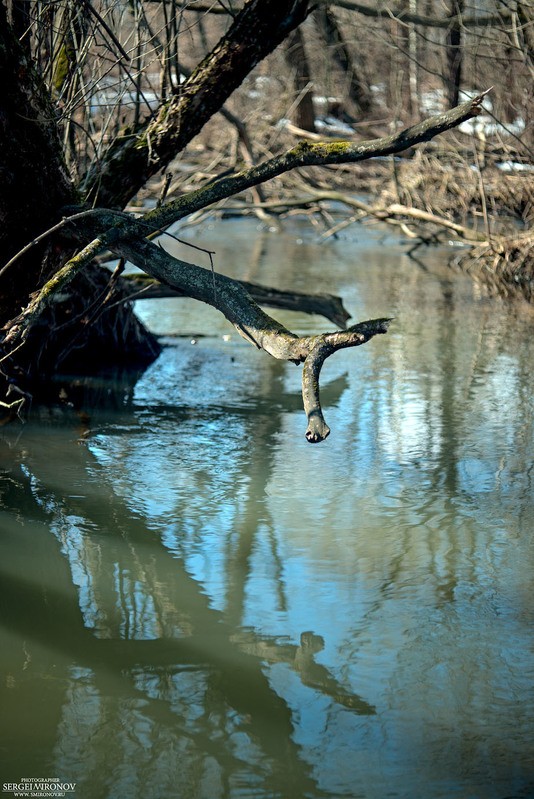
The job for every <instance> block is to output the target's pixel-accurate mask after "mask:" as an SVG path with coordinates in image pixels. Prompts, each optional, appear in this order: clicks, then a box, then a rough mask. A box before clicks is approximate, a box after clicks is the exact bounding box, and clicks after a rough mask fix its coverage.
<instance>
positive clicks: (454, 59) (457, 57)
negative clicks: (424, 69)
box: [445, 0, 465, 108]
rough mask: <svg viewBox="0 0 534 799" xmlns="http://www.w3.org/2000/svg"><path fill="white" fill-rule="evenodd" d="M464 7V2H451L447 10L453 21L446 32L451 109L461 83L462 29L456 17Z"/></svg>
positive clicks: (447, 81)
mask: <svg viewBox="0 0 534 799" xmlns="http://www.w3.org/2000/svg"><path fill="white" fill-rule="evenodd" d="M464 5H465V2H464V0H452V2H451V5H450V10H449V16H450V17H453V20H451V24H450V26H449V28H448V30H447V38H446V45H447V47H446V54H447V68H446V71H445V81H446V90H447V102H448V104H449V106H450V107H451V108H453V107H454V106H455V105H458V100H459V97H460V86H461V82H462V28H461V25H460V21H459V19H458V17H459V16H460V15H461V14H462V13H463V11H464Z"/></svg>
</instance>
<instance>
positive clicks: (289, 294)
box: [123, 274, 350, 328]
mask: <svg viewBox="0 0 534 799" xmlns="http://www.w3.org/2000/svg"><path fill="white" fill-rule="evenodd" d="M123 281H124V283H125V284H126V285H127V286H128V292H129V294H127V295H126V296H125V297H124V300H123V302H127V301H128V300H133V299H135V300H137V299H139V300H150V299H162V298H168V297H186V296H187V294H186V293H185V292H183V291H179V290H178V289H177V288H172V287H171V286H167V285H163V284H162V283H159V282H158V281H157V280H154V278H150V277H147V275H144V274H135V275H126V276H124V277H123ZM237 283H239V284H240V285H241V286H243V288H244V289H245V291H247V292H248V293H249V294H250V296H251V297H252V299H253V300H254V302H257V303H258V305H263V306H265V307H267V308H284V309H285V310H289V311H301V312H302V313H309V314H318V315H319V316H324V317H325V319H328V320H329V321H330V322H333V323H334V324H335V325H337V326H338V327H340V328H345V327H346V324H347V320H348V319H350V314H349V313H348V312H347V311H346V309H345V307H344V305H343V301H342V299H341V297H336V296H335V295H333V294H307V293H304V292H301V291H281V290H280V289H275V288H273V287H272V286H261V285H260V284H259V283H250V282H249V281H247V280H238V281H237Z"/></svg>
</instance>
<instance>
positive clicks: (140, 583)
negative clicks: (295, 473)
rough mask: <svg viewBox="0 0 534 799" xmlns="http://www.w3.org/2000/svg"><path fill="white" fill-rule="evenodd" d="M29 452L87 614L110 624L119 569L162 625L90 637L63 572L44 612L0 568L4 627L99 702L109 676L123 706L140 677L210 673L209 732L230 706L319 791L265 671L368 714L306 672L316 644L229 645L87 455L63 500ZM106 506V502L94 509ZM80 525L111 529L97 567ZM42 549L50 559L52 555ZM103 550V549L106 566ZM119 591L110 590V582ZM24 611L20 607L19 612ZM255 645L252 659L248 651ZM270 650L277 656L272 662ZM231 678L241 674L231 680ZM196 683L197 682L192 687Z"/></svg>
mask: <svg viewBox="0 0 534 799" xmlns="http://www.w3.org/2000/svg"><path fill="white" fill-rule="evenodd" d="M28 445H29V442H28V440H27V437H26V441H25V448H26V451H27V455H26V457H25V461H27V465H26V469H27V472H28V474H31V475H32V480H31V482H32V491H33V496H34V498H38V501H39V504H40V506H41V507H42V508H43V507H46V510H47V514H49V515H50V518H51V523H52V526H53V527H56V528H57V530H58V532H59V531H61V538H62V545H63V548H64V551H67V552H69V548H70V551H71V553H72V554H73V561H72V564H71V565H72V566H73V567H74V568H76V569H77V572H78V574H79V575H82V570H81V567H82V566H83V567H84V568H86V569H88V574H89V583H88V585H90V591H89V593H87V592H86V591H84V593H85V594H86V597H85V601H86V602H89V603H91V604H92V603H94V602H95V601H96V596H98V592H99V588H100V589H101V593H100V598H99V600H98V607H96V608H93V609H92V610H93V613H94V614H95V615H96V616H99V617H100V618H102V616H103V617H104V619H105V617H106V614H107V609H106V607H105V602H106V600H105V599H104V597H109V596H110V585H109V582H110V571H109V570H108V569H107V568H105V569H104V570H102V569H101V565H102V563H108V562H112V563H113V564H120V566H119V569H118V570H117V567H116V566H115V572H116V573H119V574H126V573H128V580H126V581H123V582H122V584H121V590H122V591H123V592H129V594H130V595H129V596H128V595H125V594H123V595H122V596H123V598H125V599H126V603H127V605H128V607H132V608H134V607H136V606H139V601H140V600H141V602H142V604H144V603H145V602H146V600H147V598H150V599H152V598H154V600H155V602H154V606H155V607H156V608H157V604H158V599H159V598H160V597H163V601H162V603H161V607H160V609H159V611H158V610H157V609H156V610H155V611H153V612H155V613H157V614H158V615H160V618H158V619H157V629H158V635H160V637H158V638H154V639H152V640H139V639H137V640H136V639H135V638H134V639H130V640H125V639H121V638H118V637H117V634H118V630H124V625H123V620H121V619H119V620H118V622H117V620H115V622H114V624H113V625H112V626H111V627H110V628H109V629H106V628H104V629H103V630H100V633H101V634H102V633H103V634H104V635H108V636H109V635H110V634H111V636H112V637H107V638H97V637H96V636H95V634H94V632H93V631H91V630H90V629H88V627H87V626H85V625H84V623H83V620H82V617H81V614H80V604H79V603H80V599H79V598H78V597H77V595H76V591H75V588H74V586H73V585H72V582H71V580H70V579H69V576H68V573H67V571H66V570H64V569H61V571H62V578H61V580H58V581H57V583H56V585H55V586H54V587H49V588H47V602H46V603H43V602H42V587H41V585H40V583H39V579H38V576H36V577H25V576H22V577H19V575H12V574H10V573H9V572H8V571H7V569H3V572H4V574H3V575H2V580H1V581H0V585H1V586H2V593H3V598H4V605H3V606H4V607H5V608H6V612H5V613H4V618H3V624H4V626H5V627H6V628H12V629H13V630H17V631H18V633H19V634H20V633H22V635H23V636H24V637H25V638H26V639H27V640H29V641H31V642H33V643H34V644H42V645H44V646H46V647H47V648H48V649H52V650H53V651H56V652H58V653H61V654H62V655H63V656H64V658H66V659H67V660H68V661H69V662H71V663H76V664H79V665H80V666H82V667H85V668H88V669H90V670H91V671H92V672H94V674H95V678H94V684H95V686H96V687H97V688H98V686H99V681H100V680H101V679H103V680H104V682H103V683H102V692H103V691H104V690H105V685H106V680H107V679H108V677H109V678H111V679H112V681H113V682H115V681H118V682H117V684H118V686H119V694H120V695H121V696H122V695H131V693H132V685H131V683H132V680H133V683H134V687H135V690H136V691H137V690H140V691H141V695H143V694H144V689H143V686H144V677H143V675H147V676H148V675H149V674H150V675H154V673H159V674H160V675H161V677H162V678H163V677H166V678H169V679H170V677H171V676H172V675H175V674H179V673H180V672H181V671H182V670H183V669H184V668H185V669H190V670H192V671H193V672H194V673H196V674H200V673H202V674H204V675H206V680H207V683H208V685H209V691H208V692H204V693H203V694H201V696H200V698H199V697H197V698H196V699H195V702H197V703H198V702H199V703H200V704H201V705H202V706H204V705H205V711H206V712H205V723H206V725H211V724H212V722H211V718H212V716H213V715H217V716H218V717H225V715H226V714H228V708H231V709H232V710H233V711H234V713H237V714H238V716H239V717H240V718H243V719H246V726H245V727H244V728H243V732H246V734H247V735H248V736H249V737H250V738H251V740H253V741H255V742H256V743H257V745H258V746H259V747H260V748H261V751H262V753H263V755H264V756H266V757H268V758H275V759H276V760H277V761H278V762H282V763H285V764H286V769H284V771H286V770H287V772H288V773H290V774H291V778H290V779H295V780H296V781H298V783H299V785H304V786H307V790H310V791H311V790H313V791H314V792H315V793H316V792H317V787H316V786H315V784H314V783H313V781H312V780H311V779H310V777H309V776H308V766H306V765H305V764H304V763H303V762H302V760H301V758H300V753H299V749H298V747H297V746H296V744H295V743H294V742H293V740H292V733H293V725H292V718H291V712H290V710H289V709H288V707H287V705H286V703H285V701H284V700H283V699H282V698H280V697H279V696H278V695H277V694H276V693H275V691H273V689H272V688H271V686H270V684H269V681H268V678H267V677H266V676H265V674H264V673H263V669H262V665H263V663H264V662H265V660H267V661H268V662H292V664H293V667H294V668H295V670H296V671H297V673H299V675H300V676H301V679H302V681H303V683H304V684H307V685H310V686H311V687H313V688H314V689H315V690H318V691H320V692H322V693H325V694H326V695H327V696H332V697H333V698H335V700H336V701H338V702H341V703H342V704H344V705H346V706H348V707H351V708H353V709H355V710H356V711H357V712H373V711H372V708H370V707H369V706H368V705H366V704H365V703H364V702H363V700H360V699H359V698H358V697H353V696H352V695H351V694H350V693H348V692H346V691H344V689H343V687H342V686H340V685H339V684H338V683H337V681H336V680H335V679H334V678H333V677H332V676H331V675H330V674H329V672H328V670H327V669H326V668H325V667H323V666H319V665H318V664H315V663H314V661H313V654H314V652H315V651H317V644H318V642H319V640H320V639H318V638H317V637H316V636H309V635H304V636H303V639H302V642H301V646H300V647H291V646H288V645H286V644H280V645H279V644H277V643H276V642H274V641H273V640H270V641H269V639H265V640H264V638H263V637H262V636H261V635H253V634H246V635H244V637H243V638H241V637H240V636H239V634H237V636H236V633H235V629H234V627H233V626H231V625H229V624H228V623H227V621H226V619H225V617H224V616H223V614H221V613H220V612H218V611H217V610H214V609H213V608H211V607H210V603H209V601H208V598H207V597H206V596H205V595H204V594H203V593H202V591H201V590H200V587H199V585H198V584H197V582H196V581H195V580H194V579H193V578H192V577H191V576H190V575H189V574H188V573H187V571H186V569H185V565H184V563H183V561H182V560H181V559H178V558H177V557H176V556H174V557H171V556H170V554H169V553H168V551H167V550H166V549H165V548H164V547H163V546H162V545H161V543H160V541H159V538H157V537H156V536H152V535H151V533H150V531H149V530H147V527H146V524H145V523H144V520H142V519H138V518H136V517H135V515H133V514H132V513H131V512H130V511H128V510H127V509H125V508H124V505H123V502H122V500H121V499H120V498H118V497H117V496H116V495H115V494H114V493H113V491H112V490H111V489H109V488H106V485H107V483H106V481H105V480H102V475H101V473H100V472H99V473H98V476H97V478H96V479H91V474H92V470H93V468H94V467H93V465H92V464H91V463H90V461H89V460H88V458H87V455H86V454H85V450H84V449H82V448H80V447H73V448H71V450H70V453H71V454H72V453H75V455H76V458H75V459H74V458H71V459H68V457H67V453H66V452H65V453H64V456H65V457H64V459H63V470H64V471H63V470H62V473H61V474H60V475H59V479H60V482H62V483H64V482H65V481H67V484H69V483H71V484H73V485H76V486H79V485H82V484H83V485H84V496H83V497H81V496H79V495H77V496H70V493H71V492H70V491H69V490H68V488H67V489H65V486H64V485H62V488H61V494H60V493H59V492H58V490H57V489H56V487H55V485H54V483H52V484H50V481H51V480H52V481H55V480H56V479H57V476H56V475H55V474H54V475H53V476H52V475H51V474H50V470H49V469H48V468H45V467H44V465H43V466H42V463H44V462H47V450H46V447H43V449H42V450H40V449H39V443H38V442H35V446H34V447H32V448H29V446H28ZM43 459H45V461H43ZM75 493H76V494H77V492H74V491H73V492H72V494H75ZM103 496H104V497H105V499H106V501H105V502H103V501H102V499H103ZM96 509H97V510H96ZM123 519H127V524H123V522H122V520H123ZM78 524H79V525H83V526H84V527H89V528H90V529H92V530H93V531H94V530H97V531H98V530H106V529H110V530H114V531H116V534H115V535H114V536H113V537H112V538H111V537H110V538H108V539H107V540H105V539H104V538H102V537H100V538H99V541H98V549H99V558H98V562H97V561H96V560H92V558H91V551H92V550H93V549H94V547H95V546H96V545H95V544H94V543H92V542H93V539H92V538H85V537H84V536H83V535H82V533H81V532H79V531H78V529H77V525H78ZM148 545H149V546H150V567H149V568H145V567H144V565H143V564H146V561H147V558H146V548H147V546H148ZM50 549H53V550H54V551H55V552H56V553H57V550H55V548H54V547H50ZM76 549H77V551H76V552H75V550H76ZM103 550H108V552H107V557H106V556H104V559H103V558H102V552H103ZM56 557H57V556H56ZM75 559H77V560H75ZM123 564H127V565H123ZM115 590H116V591H117V590H118V587H117V583H115ZM107 602H108V603H109V602H110V600H109V599H108V600H107ZM111 605H112V610H113V613H114V614H117V612H118V613H119V614H120V613H122V614H124V613H125V612H126V610H125V609H124V608H123V609H122V610H121V609H119V606H118V598H115V599H114V600H113V601H112V603H111ZM20 608H24V612H23V613H21V612H20ZM95 611H96V613H95ZM177 618H185V619H187V621H188V623H189V625H190V626H189V629H188V625H182V629H181V634H177V632H176V620H177ZM141 626H142V625H141ZM140 630H141V628H140V627H138V626H137V627H136V626H134V627H133V628H132V629H130V631H129V634H130V635H133V636H135V635H139V634H140ZM122 634H123V635H124V632H123V633H122ZM254 646H256V647H257V652H254V651H253V649H254ZM278 648H279V649H280V653H279V655H277V654H276V653H277V649H278ZM266 653H267V655H268V656H267V657H266V656H265V655H266ZM236 673H238V674H239V679H238V680H236V678H235V675H236ZM106 675H107V677H106ZM164 682H165V680H164ZM149 683H150V685H152V692H153V691H154V682H153V680H148V682H147V683H146V685H147V690H148V684H149ZM167 684H168V682H167ZM200 684H201V685H202V684H203V682H202V681H200ZM123 686H124V687H123ZM163 693H164V694H165V691H163ZM149 697H150V698H151V694H150V693H149ZM156 697H157V699H158V700H161V699H165V698H166V697H167V694H165V696H163V697H162V696H161V692H160V691H159V690H156ZM170 701H171V696H170V695H169V702H170ZM149 704H150V703H149ZM212 711H213V712H212ZM164 715H165V714H164ZM173 717H174V714H173V713H171V714H170V715H169V716H168V719H169V723H170V721H171V719H172V718H173ZM158 718H159V714H158ZM201 745H202V742H201V741H200V743H199V746H201ZM225 745H229V746H230V745H231V740H230V739H228V743H227V744H224V745H221V747H220V748H219V750H217V748H215V750H214V751H213V752H212V754H213V756H214V757H216V758H218V759H219V760H222V759H223V757H224V758H226V757H227V756H226V754H223V748H224V746H225ZM287 779H288V776H287V774H285V775H284V776H283V777H277V776H276V775H274V776H272V777H269V778H268V780H269V783H273V782H275V781H277V780H278V781H279V780H285V781H286V783H287ZM279 787H280V786H279V785H278V789H279Z"/></svg>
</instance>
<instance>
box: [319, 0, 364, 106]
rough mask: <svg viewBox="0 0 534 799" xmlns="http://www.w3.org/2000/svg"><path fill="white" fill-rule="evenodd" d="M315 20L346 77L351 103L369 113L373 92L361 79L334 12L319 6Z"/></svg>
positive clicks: (359, 70)
mask: <svg viewBox="0 0 534 799" xmlns="http://www.w3.org/2000/svg"><path fill="white" fill-rule="evenodd" d="M314 19H315V23H316V25H317V29H318V31H319V33H320V34H321V37H322V38H323V40H324V42H325V44H326V45H327V47H328V49H329V54H330V55H331V56H332V58H333V60H334V61H335V63H336V64H337V65H338V67H339V68H340V70H341V71H342V73H343V74H344V75H345V76H346V79H347V83H348V98H349V101H350V103H352V105H353V106H354V107H355V109H356V111H358V112H360V113H362V114H366V113H368V112H369V111H370V110H371V107H372V95H371V91H370V89H369V86H368V85H367V84H366V82H365V81H364V80H363V79H362V77H361V69H360V67H359V66H357V65H356V63H355V60H354V58H353V56H352V54H351V52H350V50H349V48H348V45H347V43H346V41H345V38H344V36H343V34H342V32H341V28H340V26H339V24H338V21H337V19H336V16H335V14H334V12H333V11H332V9H330V8H329V7H328V6H327V5H324V6H319V7H318V8H316V9H315V11H314Z"/></svg>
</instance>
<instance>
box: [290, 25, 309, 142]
mask: <svg viewBox="0 0 534 799" xmlns="http://www.w3.org/2000/svg"><path fill="white" fill-rule="evenodd" d="M285 57H286V61H287V65H288V67H289V69H290V71H291V75H292V76H293V85H294V87H295V102H296V105H295V106H294V110H293V114H292V116H293V121H294V123H295V125H297V127H299V128H302V130H309V131H311V132H312V133H313V132H315V111H314V108H313V91H312V84H313V81H312V79H311V71H310V64H309V61H308V57H307V55H306V48H305V47H304V39H303V37H302V33H301V30H300V28H296V29H295V30H294V31H293V32H292V33H291V34H290V35H289V36H288V37H287V40H286V46H285Z"/></svg>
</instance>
